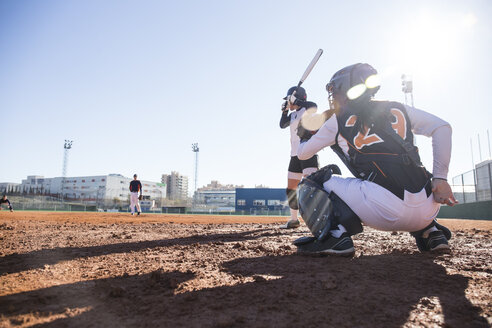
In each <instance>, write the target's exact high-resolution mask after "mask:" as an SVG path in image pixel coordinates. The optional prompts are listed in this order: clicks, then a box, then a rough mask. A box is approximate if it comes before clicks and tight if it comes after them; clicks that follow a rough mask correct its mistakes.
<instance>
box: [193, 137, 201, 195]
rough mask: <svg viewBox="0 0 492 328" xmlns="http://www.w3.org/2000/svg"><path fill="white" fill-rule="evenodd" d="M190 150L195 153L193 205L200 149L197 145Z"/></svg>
mask: <svg viewBox="0 0 492 328" xmlns="http://www.w3.org/2000/svg"><path fill="white" fill-rule="evenodd" d="M191 149H192V151H193V152H194V153H195V190H193V198H192V199H193V203H194V202H195V197H196V187H197V181H198V153H199V152H200V148H198V143H194V144H192V145H191Z"/></svg>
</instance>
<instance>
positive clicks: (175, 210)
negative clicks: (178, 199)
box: [162, 206, 187, 214]
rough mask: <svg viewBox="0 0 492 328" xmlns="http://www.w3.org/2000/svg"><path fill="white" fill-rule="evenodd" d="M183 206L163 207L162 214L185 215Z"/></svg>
mask: <svg viewBox="0 0 492 328" xmlns="http://www.w3.org/2000/svg"><path fill="white" fill-rule="evenodd" d="M186 212H187V211H186V207H185V206H163V207H162V213H171V214H186Z"/></svg>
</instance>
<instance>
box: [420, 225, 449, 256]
mask: <svg viewBox="0 0 492 328" xmlns="http://www.w3.org/2000/svg"><path fill="white" fill-rule="evenodd" d="M415 240H416V242H417V247H418V249H419V251H421V252H429V251H430V252H434V251H445V250H449V244H448V239H447V238H446V235H445V234H444V232H442V231H441V230H437V231H432V232H431V233H430V234H429V237H427V238H424V237H416V238H415Z"/></svg>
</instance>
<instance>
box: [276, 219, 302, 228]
mask: <svg viewBox="0 0 492 328" xmlns="http://www.w3.org/2000/svg"><path fill="white" fill-rule="evenodd" d="M300 225H301V221H299V219H296V220H289V221H287V223H285V224H282V225H281V226H280V227H279V228H280V229H295V228H298V227H299V226H300Z"/></svg>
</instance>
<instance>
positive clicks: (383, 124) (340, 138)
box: [298, 102, 451, 199]
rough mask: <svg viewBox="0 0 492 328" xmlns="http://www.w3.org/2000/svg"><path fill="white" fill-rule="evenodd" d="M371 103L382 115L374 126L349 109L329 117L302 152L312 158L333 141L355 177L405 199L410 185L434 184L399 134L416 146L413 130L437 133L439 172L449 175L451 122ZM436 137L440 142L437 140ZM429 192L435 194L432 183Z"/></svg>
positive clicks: (415, 187)
mask: <svg viewBox="0 0 492 328" xmlns="http://www.w3.org/2000/svg"><path fill="white" fill-rule="evenodd" d="M372 104H373V105H377V106H378V108H379V110H380V111H379V112H378V114H377V115H379V116H377V117H376V118H375V119H373V120H371V121H373V122H375V123H374V125H372V126H369V127H366V128H364V129H361V128H360V125H359V124H358V123H357V113H356V111H354V110H351V109H350V108H345V109H344V110H342V111H341V112H340V113H339V114H337V115H336V116H335V115H333V116H332V117H331V118H330V119H328V120H327V121H326V122H325V124H324V125H323V126H322V127H321V128H320V130H319V131H318V132H317V133H316V134H315V135H314V136H313V137H311V139H310V140H309V141H307V142H305V143H303V144H301V145H300V146H299V150H298V157H299V158H300V159H304V158H309V157H310V156H312V154H315V153H317V152H318V151H319V150H321V149H322V148H324V147H327V146H331V147H332V148H333V150H335V152H336V153H337V154H338V155H339V156H340V157H341V158H342V161H343V162H344V163H345V164H346V165H347V167H348V168H349V169H350V171H351V172H352V173H353V174H354V176H355V177H357V178H360V179H363V180H369V181H373V182H375V183H377V184H379V185H381V186H383V187H384V188H386V189H388V190H389V191H391V192H392V193H393V194H395V195H396V196H398V197H399V198H400V199H403V197H404V191H405V190H407V191H408V192H411V193H415V192H418V191H420V190H422V189H423V188H424V187H427V188H429V187H430V183H429V178H430V174H429V173H428V172H427V171H426V170H425V168H423V167H422V166H419V165H417V164H416V163H415V161H414V160H412V159H411V158H406V157H405V156H404V155H405V151H404V150H403V148H402V146H401V144H399V143H398V142H397V139H396V138H400V140H401V141H402V142H403V141H405V142H406V144H407V145H412V143H413V133H412V130H413V131H415V132H416V133H417V134H424V135H428V136H432V137H433V147H434V172H435V175H436V173H437V176H438V177H447V165H448V164H449V159H450V156H451V144H450V140H451V136H450V133H451V130H450V127H449V124H448V123H446V122H445V121H443V120H441V119H440V118H438V117H436V116H434V115H432V114H429V113H426V112H424V111H421V110H418V109H416V108H412V107H407V106H404V105H402V104H399V103H394V102H373V103H372ZM444 126H446V128H443V127H444ZM447 127H449V129H448V128H447ZM439 128H441V129H439ZM388 130H391V131H392V132H393V131H394V136H390V135H389V132H388ZM436 131H438V132H436ZM448 131H449V135H448ZM434 139H436V140H434ZM435 141H439V142H436V144H434V143H435ZM412 146H413V145H412ZM417 160H418V161H419V159H418V155H417ZM427 192H428V193H430V188H429V189H428V190H427Z"/></svg>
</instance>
